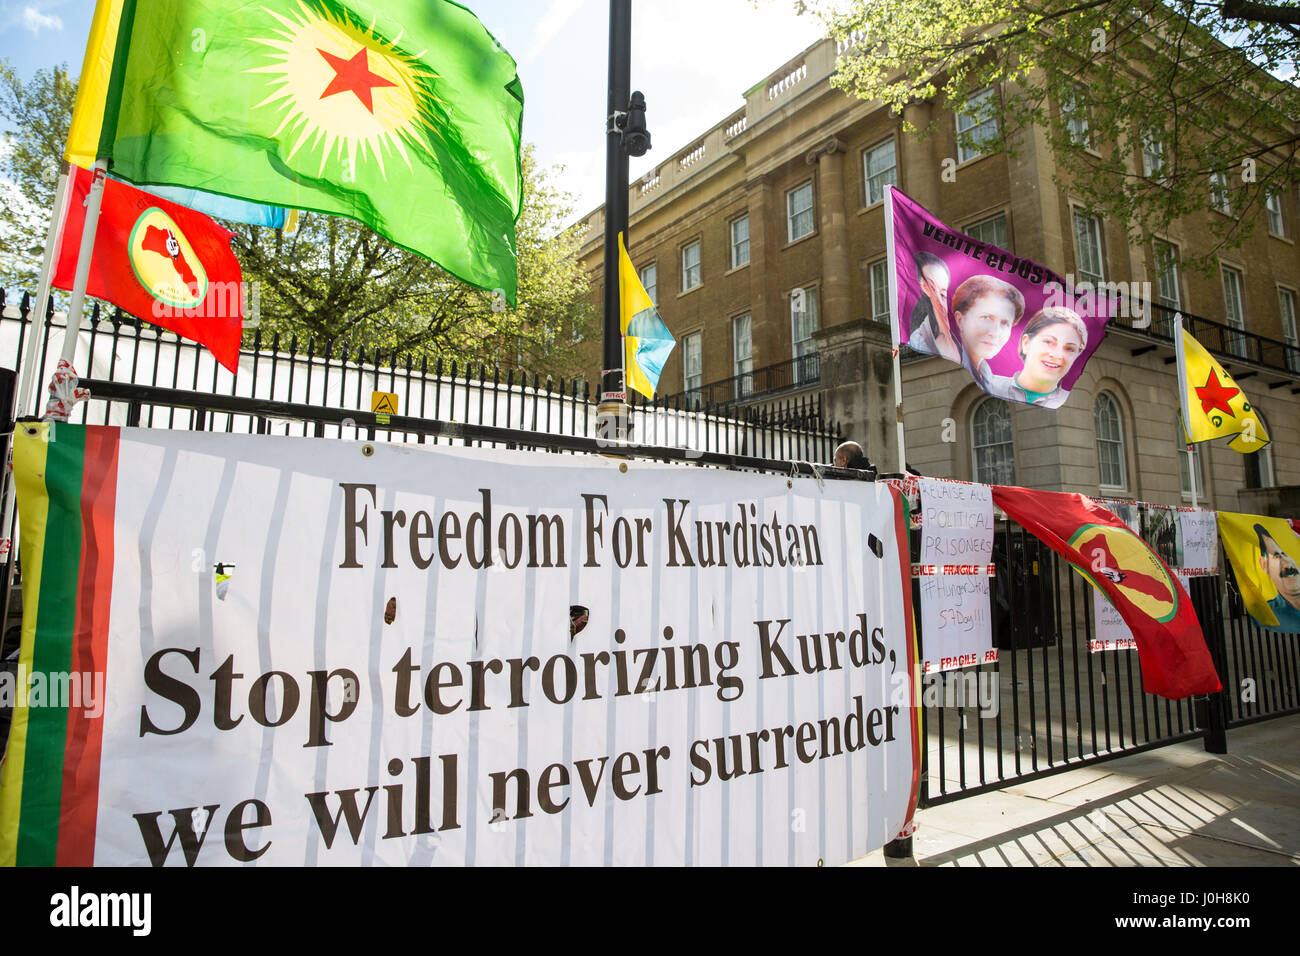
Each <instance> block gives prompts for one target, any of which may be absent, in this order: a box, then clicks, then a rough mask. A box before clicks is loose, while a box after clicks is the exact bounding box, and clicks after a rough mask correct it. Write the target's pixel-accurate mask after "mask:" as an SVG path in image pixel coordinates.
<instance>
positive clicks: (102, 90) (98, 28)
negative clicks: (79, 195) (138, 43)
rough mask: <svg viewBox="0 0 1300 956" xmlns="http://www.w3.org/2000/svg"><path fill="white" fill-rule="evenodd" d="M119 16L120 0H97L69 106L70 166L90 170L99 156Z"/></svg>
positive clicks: (66, 153)
mask: <svg viewBox="0 0 1300 956" xmlns="http://www.w3.org/2000/svg"><path fill="white" fill-rule="evenodd" d="M121 19H122V0H98V2H97V3H96V4H95V15H94V17H93V18H92V19H91V21H90V41H89V42H88V43H87V44H86V58H85V60H83V61H82V64H81V80H80V82H79V83H78V86H77V102H76V103H75V104H74V105H73V107H72V129H71V130H69V131H68V145H67V147H66V148H65V149H64V150H63V158H64V159H66V160H67V161H68V162H69V163H71V164H72V165H73V166H80V167H81V168H82V169H90V168H91V167H92V166H94V165H95V160H97V159H98V158H99V131H100V129H101V127H102V126H103V125H104V101H105V99H107V97H108V81H109V77H110V74H112V72H113V50H114V49H115V48H116V47H117V25H118V23H119V21H121Z"/></svg>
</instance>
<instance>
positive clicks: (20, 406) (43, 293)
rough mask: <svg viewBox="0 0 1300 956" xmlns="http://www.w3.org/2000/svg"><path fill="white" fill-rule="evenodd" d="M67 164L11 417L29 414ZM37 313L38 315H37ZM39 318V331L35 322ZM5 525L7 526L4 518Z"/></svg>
mask: <svg viewBox="0 0 1300 956" xmlns="http://www.w3.org/2000/svg"><path fill="white" fill-rule="evenodd" d="M68 180H69V176H68V169H67V164H66V163H65V164H64V170H63V172H61V173H59V185H58V186H57V187H56V189H55V191H54V210H53V213H52V215H51V216H50V228H49V229H48V230H47V231H46V234H45V259H44V261H43V262H42V263H41V278H40V282H39V283H38V284H37V287H36V311H35V312H34V313H33V318H32V327H31V329H30V331H29V336H30V337H29V338H28V340H27V351H26V353H25V354H24V355H23V377H22V383H21V385H20V386H19V389H18V403H17V405H15V406H14V408H15V411H14V418H21V417H22V416H24V415H30V414H31V401H32V383H33V382H34V381H35V380H36V377H37V369H36V362H37V355H38V353H39V343H40V342H41V341H42V339H43V338H44V333H45V328H46V318H45V317H46V314H47V313H48V312H49V308H50V282H51V280H52V279H53V277H54V256H55V254H56V252H57V250H58V246H59V236H60V235H61V234H62V232H63V223H64V221H65V220H66V219H67V215H68V199H69V197H70V196H71V195H72V190H71V188H69V183H68ZM38 317H39V319H38ZM38 321H39V323H40V325H39V332H38V326H37V322H38ZM4 526H5V527H6V528H8V527H9V523H8V520H7V519H6V521H5V525H4Z"/></svg>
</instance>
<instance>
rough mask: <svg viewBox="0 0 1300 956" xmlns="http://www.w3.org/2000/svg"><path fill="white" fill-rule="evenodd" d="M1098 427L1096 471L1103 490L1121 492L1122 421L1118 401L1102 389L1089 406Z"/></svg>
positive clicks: (1122, 481) (1122, 472) (1123, 471)
mask: <svg viewBox="0 0 1300 956" xmlns="http://www.w3.org/2000/svg"><path fill="white" fill-rule="evenodd" d="M1092 414H1093V420H1094V422H1095V423H1096V426H1097V470H1098V473H1099V475H1100V478H1101V489H1102V491H1123V490H1124V489H1125V488H1127V487H1128V481H1127V479H1126V477H1125V473H1126V469H1125V467H1124V461H1125V454H1124V424H1123V422H1122V420H1121V419H1120V413H1119V402H1117V401H1115V399H1114V397H1113V396H1112V395H1111V394H1110V392H1102V393H1101V394H1100V395H1098V396H1097V402H1096V404H1095V405H1094V406H1093V409H1092Z"/></svg>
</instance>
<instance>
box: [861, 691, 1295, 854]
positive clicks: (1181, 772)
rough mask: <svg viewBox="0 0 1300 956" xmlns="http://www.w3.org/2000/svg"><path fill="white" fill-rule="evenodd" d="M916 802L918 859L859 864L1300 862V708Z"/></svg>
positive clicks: (914, 845)
mask: <svg viewBox="0 0 1300 956" xmlns="http://www.w3.org/2000/svg"><path fill="white" fill-rule="evenodd" d="M1228 750H1229V752H1228V753H1227V754H1222V755H1220V754H1209V753H1206V752H1205V750H1204V746H1203V744H1202V742H1201V741H1200V740H1199V739H1198V740H1193V741H1189V742H1186V743H1181V744H1173V745H1171V746H1168V747H1161V748H1158V749H1156V750H1149V751H1146V752H1144V753H1141V754H1135V755H1133V756H1130V757H1120V758H1117V759H1115V760H1110V761H1106V762H1104V763H1100V764H1094V765H1093V766H1090V767H1083V768H1080V769H1078V770H1072V771H1069V772H1067V773H1061V774H1057V775H1054V776H1050V777H1045V778H1041V779H1038V780H1034V781H1030V782H1028V783H1025V784H1021V785H1017V786H1011V787H1007V788H1006V789H1004V790H999V791H995V792H993V793H987V794H983V795H981V796H975V797H967V798H965V799H961V800H956V801H954V802H952V803H947V804H944V805H942V806H938V807H933V808H931V809H928V810H920V811H918V812H917V817H916V819H917V824H918V829H917V832H916V836H915V837H914V838H913V850H914V853H915V857H914V859H912V860H887V859H886V858H885V856H884V853H883V852H882V851H880V850H877V851H876V852H874V853H871V854H868V855H867V856H865V857H862V858H861V859H859V860H854V861H853V862H852V863H850V864H848V865H849V866H922V867H928V866H964V867H981V866H982V867H997V866H1068V867H1112V866H1126V867H1188V866H1276V867H1300V715H1291V716H1289V717H1281V718H1276V719H1273V720H1266V721H1262V722H1260V723H1255V724H1250V725H1248V726H1245V727H1241V728H1238V729H1235V730H1230V731H1229V732H1228Z"/></svg>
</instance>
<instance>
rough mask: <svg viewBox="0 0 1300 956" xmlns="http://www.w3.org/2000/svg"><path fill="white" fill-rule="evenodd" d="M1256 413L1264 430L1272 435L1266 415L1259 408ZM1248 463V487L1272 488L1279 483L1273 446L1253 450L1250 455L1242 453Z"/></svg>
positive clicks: (1246, 463)
mask: <svg viewBox="0 0 1300 956" xmlns="http://www.w3.org/2000/svg"><path fill="white" fill-rule="evenodd" d="M1255 414H1257V415H1259V423H1260V424H1261V425H1263V426H1264V431H1265V432H1266V433H1267V434H1269V435H1272V434H1273V433H1272V432H1271V431H1270V430H1269V427H1268V422H1266V421H1264V416H1263V414H1262V413H1261V412H1260V410H1259V409H1258V408H1257V409H1255ZM1242 458H1243V459H1245V465H1246V487H1247V488H1272V487H1273V486H1274V485H1275V484H1277V479H1276V478H1275V477H1274V475H1273V446H1272V445H1271V444H1269V445H1265V446H1264V447H1263V448H1261V449H1260V450H1259V451H1256V452H1252V453H1251V454H1249V455H1242Z"/></svg>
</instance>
